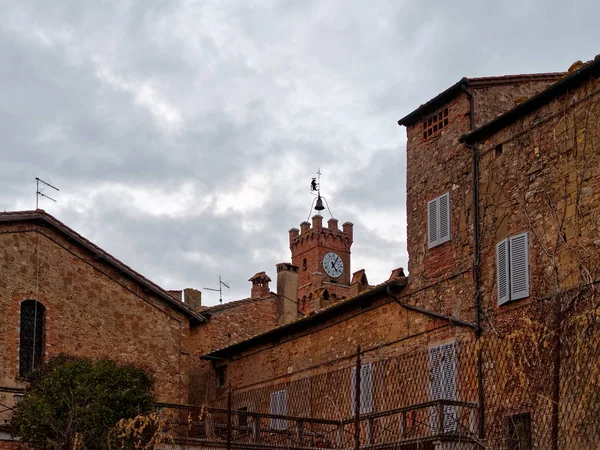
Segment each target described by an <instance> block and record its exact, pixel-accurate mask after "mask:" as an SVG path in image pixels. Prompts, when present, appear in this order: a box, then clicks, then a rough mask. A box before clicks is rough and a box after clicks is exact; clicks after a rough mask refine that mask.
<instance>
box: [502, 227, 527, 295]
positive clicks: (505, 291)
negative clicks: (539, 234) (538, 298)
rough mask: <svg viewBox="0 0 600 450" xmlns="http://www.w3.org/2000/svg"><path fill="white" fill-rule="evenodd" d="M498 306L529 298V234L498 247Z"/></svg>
mask: <svg viewBox="0 0 600 450" xmlns="http://www.w3.org/2000/svg"><path fill="white" fill-rule="evenodd" d="M496 268H497V277H498V280H497V284H498V305H503V304H504V303H507V302H510V301H512V300H519V299H521V298H526V297H529V243H528V237H527V233H521V234H517V235H516V236H511V237H509V238H507V239H504V240H503V241H501V242H499V243H498V244H497V245H496Z"/></svg>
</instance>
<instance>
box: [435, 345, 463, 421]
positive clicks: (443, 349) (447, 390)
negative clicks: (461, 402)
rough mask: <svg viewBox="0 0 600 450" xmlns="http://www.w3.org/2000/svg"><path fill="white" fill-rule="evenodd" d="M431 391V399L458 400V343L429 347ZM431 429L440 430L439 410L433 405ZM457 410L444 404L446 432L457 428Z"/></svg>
mask: <svg viewBox="0 0 600 450" xmlns="http://www.w3.org/2000/svg"><path fill="white" fill-rule="evenodd" d="M429 369H430V393H431V400H456V399H457V379H456V343H455V342H452V343H449V344H442V345H438V346H437V347H432V348H430V349H429ZM430 417H431V429H432V431H433V432H434V433H437V432H439V410H438V408H437V406H434V407H431V411H430ZM457 419H458V417H457V411H456V407H455V406H450V405H444V430H443V431H444V432H446V433H449V432H453V431H456V429H457V423H458V421H457Z"/></svg>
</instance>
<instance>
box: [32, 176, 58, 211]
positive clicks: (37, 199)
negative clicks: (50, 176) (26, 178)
mask: <svg viewBox="0 0 600 450" xmlns="http://www.w3.org/2000/svg"><path fill="white" fill-rule="evenodd" d="M40 183H42V184H43V185H45V186H48V187H49V188H52V189H54V190H55V191H57V192H58V191H59V190H60V189H58V188H57V187H54V186H52V185H51V184H50V183H48V182H47V181H44V180H42V179H41V178H38V177H35V185H36V187H35V209H39V208H38V207H39V204H40V197H45V198H47V199H49V200H52V201H53V202H54V203H56V200H54V199H53V198H52V197H50V196H49V195H46V194H44V192H43V191H42V189H44V186H42V188H41V189H40Z"/></svg>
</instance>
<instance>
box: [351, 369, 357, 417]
mask: <svg viewBox="0 0 600 450" xmlns="http://www.w3.org/2000/svg"><path fill="white" fill-rule="evenodd" d="M350 412H351V413H352V414H354V413H355V412H356V367H353V368H352V379H351V381H350Z"/></svg>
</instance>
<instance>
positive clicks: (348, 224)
mask: <svg viewBox="0 0 600 450" xmlns="http://www.w3.org/2000/svg"><path fill="white" fill-rule="evenodd" d="M353 229H354V224H353V223H352V222H345V223H344V224H343V225H342V230H343V231H344V234H347V235H348V237H349V238H350V243H352V242H354V236H353V234H352V230H353Z"/></svg>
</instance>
